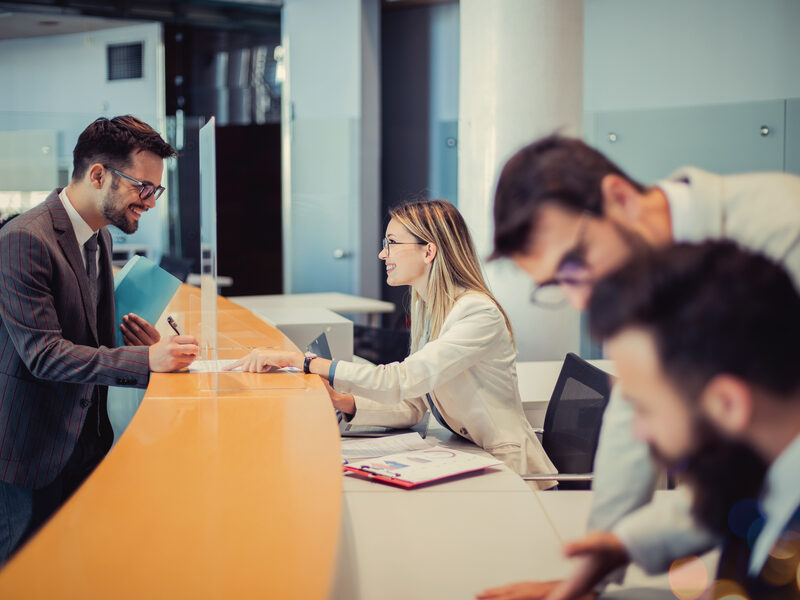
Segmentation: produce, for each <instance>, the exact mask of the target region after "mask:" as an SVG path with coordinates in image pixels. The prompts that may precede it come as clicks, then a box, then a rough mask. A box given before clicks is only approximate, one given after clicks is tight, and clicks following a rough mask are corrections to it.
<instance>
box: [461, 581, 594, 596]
mask: <svg viewBox="0 0 800 600" xmlns="http://www.w3.org/2000/svg"><path fill="white" fill-rule="evenodd" d="M561 583H562V582H561V581H559V580H556V581H521V582H519V583H512V584H509V585H504V586H501V587H496V588H491V589H488V590H484V591H482V592H481V593H480V594H478V595H477V596H476V598H478V600H545V599H546V598H548V597H549V594H550V592H552V591H553V590H554V589H555V588H556V587H557V586H558V585H559V584H561ZM588 598H593V596H587V599H588Z"/></svg>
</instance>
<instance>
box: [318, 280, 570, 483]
mask: <svg viewBox="0 0 800 600" xmlns="http://www.w3.org/2000/svg"><path fill="white" fill-rule="evenodd" d="M516 356H517V353H516V350H515V348H514V344H513V343H512V341H511V335H510V334H509V331H508V328H507V327H506V323H505V319H504V318H503V314H502V313H501V312H500V310H499V309H498V308H497V306H496V305H495V304H494V302H492V301H491V300H490V299H489V298H488V297H487V296H486V295H484V294H481V293H478V292H467V293H465V294H463V295H462V296H461V297H460V298H459V299H458V300H457V301H456V303H455V305H454V306H453V308H452V310H451V311H450V314H448V315H447V318H446V319H445V321H444V323H443V325H442V330H441V332H440V334H439V337H438V338H437V339H435V340H433V341H431V342H427V343H426V344H425V345H423V346H422V348H420V349H419V350H417V351H416V352H414V353H413V354H411V355H410V356H409V357H408V358H406V359H405V360H404V361H403V362H393V363H390V364H388V365H377V366H374V365H361V364H354V363H350V362H343V361H340V362H338V363H336V366H335V372H334V377H333V382H332V384H333V386H334V387H335V389H336V390H337V391H339V392H343V393H351V394H353V395H354V396H355V400H356V414H355V416H354V417H353V421H352V422H353V423H354V424H358V425H383V426H389V427H400V428H402V427H409V426H412V425H414V424H416V423H418V422H419V421H420V420H421V419H422V417H423V415H424V414H425V411H426V410H428V404H427V398H426V395H427V394H430V397H431V401H432V402H433V404H434V405H435V406H436V408H437V409H438V410H439V412H440V413H441V415H442V417H443V418H444V420H445V421H446V422H447V424H448V425H449V426H450V428H451V429H453V430H454V431H456V432H458V433H459V434H460V435H462V436H463V437H465V438H466V439H468V440H470V441H472V442H474V443H476V444H478V445H479V446H481V447H482V448H483V449H485V450H486V451H488V452H490V453H491V454H492V455H494V456H495V457H496V458H498V459H500V460H502V461H503V462H504V463H506V464H507V465H508V466H509V467H510V468H511V469H513V470H514V471H515V472H517V473H520V474H523V473H555V472H556V468H555V467H554V466H553V463H551V462H550V459H549V458H548V457H547V455H546V454H545V452H544V449H543V448H542V445H541V443H540V442H539V439H538V438H537V437H536V434H535V433H534V431H533V429H532V428H531V426H530V424H529V423H528V420H527V419H526V418H525V413H524V411H523V410H522V400H521V399H520V395H519V385H518V383H517V367H516ZM543 483H544V485H543V487H551V486H553V485H554V484H555V482H553V481H549V482H543Z"/></svg>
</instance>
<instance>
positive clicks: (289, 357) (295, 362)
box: [225, 348, 305, 373]
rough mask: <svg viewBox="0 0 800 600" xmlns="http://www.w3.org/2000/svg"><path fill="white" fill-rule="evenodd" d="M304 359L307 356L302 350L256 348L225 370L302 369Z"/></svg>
mask: <svg viewBox="0 0 800 600" xmlns="http://www.w3.org/2000/svg"><path fill="white" fill-rule="evenodd" d="M304 359H305V356H303V355H302V354H301V353H300V352H292V351H288V350H275V349H274V348H256V349H255V350H252V351H251V352H250V354H248V355H247V356H244V357H242V358H240V359H239V360H237V361H236V362H235V363H233V364H230V365H228V366H227V367H225V370H226V371H232V370H233V369H235V368H237V367H241V368H242V371H248V372H250V373H260V372H263V371H267V370H269V368H270V367H294V368H295V369H302V368H303V360H304Z"/></svg>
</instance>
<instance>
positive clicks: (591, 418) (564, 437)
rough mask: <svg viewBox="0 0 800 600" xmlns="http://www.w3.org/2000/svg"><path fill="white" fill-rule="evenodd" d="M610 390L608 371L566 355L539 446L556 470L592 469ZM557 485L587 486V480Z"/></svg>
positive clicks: (567, 471) (579, 470)
mask: <svg viewBox="0 0 800 600" xmlns="http://www.w3.org/2000/svg"><path fill="white" fill-rule="evenodd" d="M610 393H611V382H610V379H609V376H608V373H606V372H605V371H603V370H601V369H598V368H597V367H595V366H593V365H591V364H589V363H588V362H586V361H585V360H583V359H582V358H580V357H579V356H576V355H575V354H572V353H569V354H567V356H566V357H565V358H564V364H563V365H562V367H561V373H560V374H559V376H558V381H557V382H556V387H555V389H554V390H553V395H552V396H551V397H550V403H549V404H548V405H547V413H546V414H545V418H544V433H543V434H542V446H543V447H544V450H545V452H547V456H549V457H550V460H551V461H553V464H554V465H555V466H556V468H557V469H558V470H559V472H561V473H591V472H592V466H593V464H594V455H595V452H596V451H597V442H598V439H599V437H600V426H601V425H602V422H603V412H604V411H605V409H606V405H607V404H608V398H609V395H610ZM559 487H572V488H578V489H580V488H587V489H588V488H589V487H590V486H589V484H588V482H587V483H586V484H585V485H583V484H578V483H575V484H570V485H567V484H566V483H565V484H564V485H561V484H559Z"/></svg>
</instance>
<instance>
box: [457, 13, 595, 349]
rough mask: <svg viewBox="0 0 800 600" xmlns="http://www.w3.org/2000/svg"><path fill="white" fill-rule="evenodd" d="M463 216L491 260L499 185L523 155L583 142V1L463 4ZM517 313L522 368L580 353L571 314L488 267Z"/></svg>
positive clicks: (521, 280)
mask: <svg viewBox="0 0 800 600" xmlns="http://www.w3.org/2000/svg"><path fill="white" fill-rule="evenodd" d="M460 7H461V15H460V17H461V18H460V21H461V26H460V40H461V65H460V91H459V155H458V160H459V165H458V204H459V209H460V210H461V212H462V214H463V215H464V217H465V218H466V220H467V224H468V225H469V226H470V229H471V230H472V234H473V236H474V238H475V243H476V245H477V247H478V252H479V254H480V255H481V256H486V255H487V254H489V253H490V252H491V247H492V246H491V239H492V234H493V221H492V205H493V200H494V187H495V184H496V181H497V176H498V174H499V172H500V169H501V168H502V166H503V164H504V163H505V161H506V160H507V159H508V158H509V157H510V156H511V155H512V154H513V153H514V152H515V151H516V150H518V149H519V148H520V147H522V146H523V145H525V144H527V143H529V142H532V141H533V140H534V139H536V138H539V137H541V136H543V135H546V134H548V133H551V132H554V131H560V132H562V133H565V134H569V135H580V133H581V131H582V126H581V120H582V110H583V109H582V106H583V0H461V3H460ZM487 276H488V278H489V282H490V285H491V286H492V289H493V291H494V293H495V294H496V295H497V297H498V300H499V301H500V303H501V304H502V305H503V307H504V308H505V309H506V311H507V312H508V313H509V317H510V319H511V322H512V326H513V327H514V332H515V335H516V337H517V346H518V348H519V351H520V359H521V360H551V359H552V360H555V359H560V358H562V357H563V355H564V353H565V352H567V351H575V352H577V350H578V347H579V317H578V315H577V313H576V312H575V311H573V310H571V309H564V310H558V311H552V310H547V311H545V310H542V309H536V308H533V307H531V306H530V304H529V302H528V297H529V290H530V289H531V283H530V280H529V279H527V276H525V275H524V274H522V273H521V272H519V271H518V270H517V269H516V267H514V265H513V264H512V263H507V262H506V261H498V262H496V263H490V264H488V265H487Z"/></svg>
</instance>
